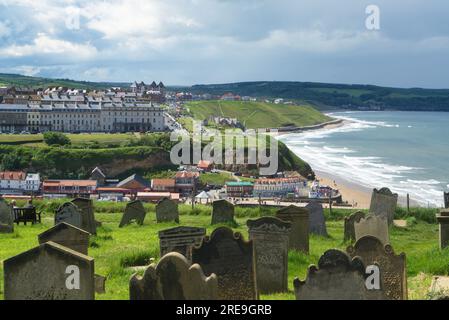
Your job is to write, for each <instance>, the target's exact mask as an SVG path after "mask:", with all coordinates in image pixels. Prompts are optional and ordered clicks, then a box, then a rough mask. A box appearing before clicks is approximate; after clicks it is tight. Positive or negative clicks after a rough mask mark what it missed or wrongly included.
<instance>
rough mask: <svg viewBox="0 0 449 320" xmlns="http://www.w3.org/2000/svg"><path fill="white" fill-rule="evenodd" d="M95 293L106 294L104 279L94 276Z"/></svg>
mask: <svg viewBox="0 0 449 320" xmlns="http://www.w3.org/2000/svg"><path fill="white" fill-rule="evenodd" d="M94 279H95V293H98V294H104V293H106V277H103V276H100V275H98V274H96V275H95V277H94Z"/></svg>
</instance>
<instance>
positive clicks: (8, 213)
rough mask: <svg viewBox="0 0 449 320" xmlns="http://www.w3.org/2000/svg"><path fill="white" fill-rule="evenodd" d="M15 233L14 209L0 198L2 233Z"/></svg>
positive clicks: (0, 229) (0, 231)
mask: <svg viewBox="0 0 449 320" xmlns="http://www.w3.org/2000/svg"><path fill="white" fill-rule="evenodd" d="M13 232H14V216H13V211H12V207H11V206H10V205H9V204H8V203H6V201H5V199H3V198H0V233H13Z"/></svg>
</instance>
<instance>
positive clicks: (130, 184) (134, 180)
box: [116, 174, 151, 194]
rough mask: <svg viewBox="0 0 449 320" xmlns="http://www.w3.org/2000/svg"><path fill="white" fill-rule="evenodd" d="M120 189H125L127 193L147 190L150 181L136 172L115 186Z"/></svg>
mask: <svg viewBox="0 0 449 320" xmlns="http://www.w3.org/2000/svg"><path fill="white" fill-rule="evenodd" d="M116 187H117V188H120V189H127V190H129V193H132V194H136V193H138V192H143V191H147V190H149V189H150V187H151V185H150V183H149V182H148V181H147V180H145V179H144V178H143V177H141V176H139V175H138V174H133V175H132V176H130V177H128V178H126V179H125V180H123V181H120V182H119V183H118V184H117V186H116Z"/></svg>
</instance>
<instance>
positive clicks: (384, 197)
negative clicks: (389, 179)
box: [369, 188, 398, 225]
mask: <svg viewBox="0 0 449 320" xmlns="http://www.w3.org/2000/svg"><path fill="white" fill-rule="evenodd" d="M397 204H398V195H397V194H396V193H393V192H391V190H390V189H388V188H382V189H380V190H377V189H374V190H373V193H372V195H371V204H370V209H369V213H371V214H374V215H376V216H381V217H385V218H387V221H388V225H391V224H392V223H393V219H394V212H395V210H396V206H397Z"/></svg>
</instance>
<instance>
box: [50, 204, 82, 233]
mask: <svg viewBox="0 0 449 320" xmlns="http://www.w3.org/2000/svg"><path fill="white" fill-rule="evenodd" d="M63 222H65V223H68V224H70V225H72V226H75V227H77V228H80V229H82V228H83V227H82V212H81V209H79V208H78V206H76V205H75V204H74V203H72V202H66V203H64V204H63V205H61V206H60V207H59V208H58V209H57V210H56V212H55V225H58V224H60V223H63ZM86 231H87V230H86Z"/></svg>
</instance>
